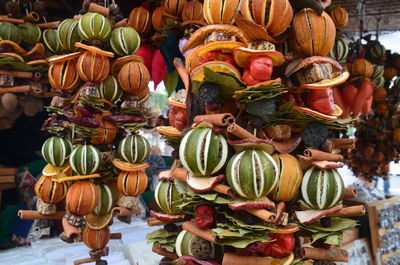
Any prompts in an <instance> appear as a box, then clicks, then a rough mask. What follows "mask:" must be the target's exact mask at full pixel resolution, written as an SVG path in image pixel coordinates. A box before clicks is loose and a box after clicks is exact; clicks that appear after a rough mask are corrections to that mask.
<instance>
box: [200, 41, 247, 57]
mask: <svg viewBox="0 0 400 265" xmlns="http://www.w3.org/2000/svg"><path fill="white" fill-rule="evenodd" d="M239 47H246V43H243V42H238V41H213V42H210V43H207V44H205V45H201V46H200V47H199V49H197V48H196V55H197V56H198V57H201V56H203V55H204V54H206V53H207V52H211V51H221V52H223V53H232V52H233V50H234V49H236V48H239Z"/></svg>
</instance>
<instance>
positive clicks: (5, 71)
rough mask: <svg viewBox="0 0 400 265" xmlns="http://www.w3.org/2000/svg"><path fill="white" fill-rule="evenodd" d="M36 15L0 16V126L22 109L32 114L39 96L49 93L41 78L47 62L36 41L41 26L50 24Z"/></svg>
mask: <svg viewBox="0 0 400 265" xmlns="http://www.w3.org/2000/svg"><path fill="white" fill-rule="evenodd" d="M15 4H17V5H19V4H18V3H15ZM12 16H14V17H12ZM18 17H19V16H18ZM39 19H40V16H39V14H37V13H36V12H31V13H29V14H28V15H27V16H25V17H23V18H22V19H19V18H16V16H15V14H10V15H9V17H8V16H7V17H6V16H0V39H1V41H0V51H1V55H0V68H1V73H0V98H1V100H0V119H1V122H0V123H1V126H0V129H1V130H5V129H9V128H10V127H12V125H13V123H14V121H15V120H16V119H17V118H18V117H19V116H20V115H21V114H22V113H24V114H25V115H27V116H35V115H36V113H38V112H39V111H41V110H42V108H43V101H42V99H41V98H42V97H49V93H48V87H47V86H46V85H45V82H44V81H45V79H46V78H45V73H46V72H47V68H48V63H47V61H46V60H45V47H44V45H43V44H42V43H39V41H40V39H41V36H42V31H41V28H44V29H45V28H46V27H49V26H51V25H48V23H44V24H43V23H37V22H38V21H39Z"/></svg>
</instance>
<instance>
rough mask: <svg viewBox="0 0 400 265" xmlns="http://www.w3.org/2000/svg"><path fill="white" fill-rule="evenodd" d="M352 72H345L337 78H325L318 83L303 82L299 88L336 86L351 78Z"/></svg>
mask: <svg viewBox="0 0 400 265" xmlns="http://www.w3.org/2000/svg"><path fill="white" fill-rule="evenodd" d="M349 76H350V74H349V72H343V73H341V74H340V75H338V76H337V77H335V78H332V79H325V80H322V81H319V82H316V83H312V84H303V85H300V86H299V87H298V88H299V89H303V88H308V89H324V88H329V87H334V86H337V85H340V84H342V83H344V82H346V81H347V79H348V78H349Z"/></svg>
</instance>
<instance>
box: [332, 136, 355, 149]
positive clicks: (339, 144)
mask: <svg viewBox="0 0 400 265" xmlns="http://www.w3.org/2000/svg"><path fill="white" fill-rule="evenodd" d="M328 141H329V142H330V143H331V145H332V147H333V149H354V148H355V147H356V139H355V138H352V139H349V138H343V139H340V138H329V139H328Z"/></svg>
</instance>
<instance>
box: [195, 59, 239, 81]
mask: <svg viewBox="0 0 400 265" xmlns="http://www.w3.org/2000/svg"><path fill="white" fill-rule="evenodd" d="M204 67H207V68H209V69H211V70H213V71H214V72H222V73H229V74H233V75H235V76H236V77H237V78H238V79H240V73H239V71H238V70H237V69H236V68H235V67H234V66H233V65H231V64H229V63H226V62H219V61H212V62H207V63H205V64H202V65H200V66H198V67H196V68H195V69H194V70H193V72H192V73H191V74H190V79H191V80H192V81H198V82H203V80H204Z"/></svg>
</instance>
